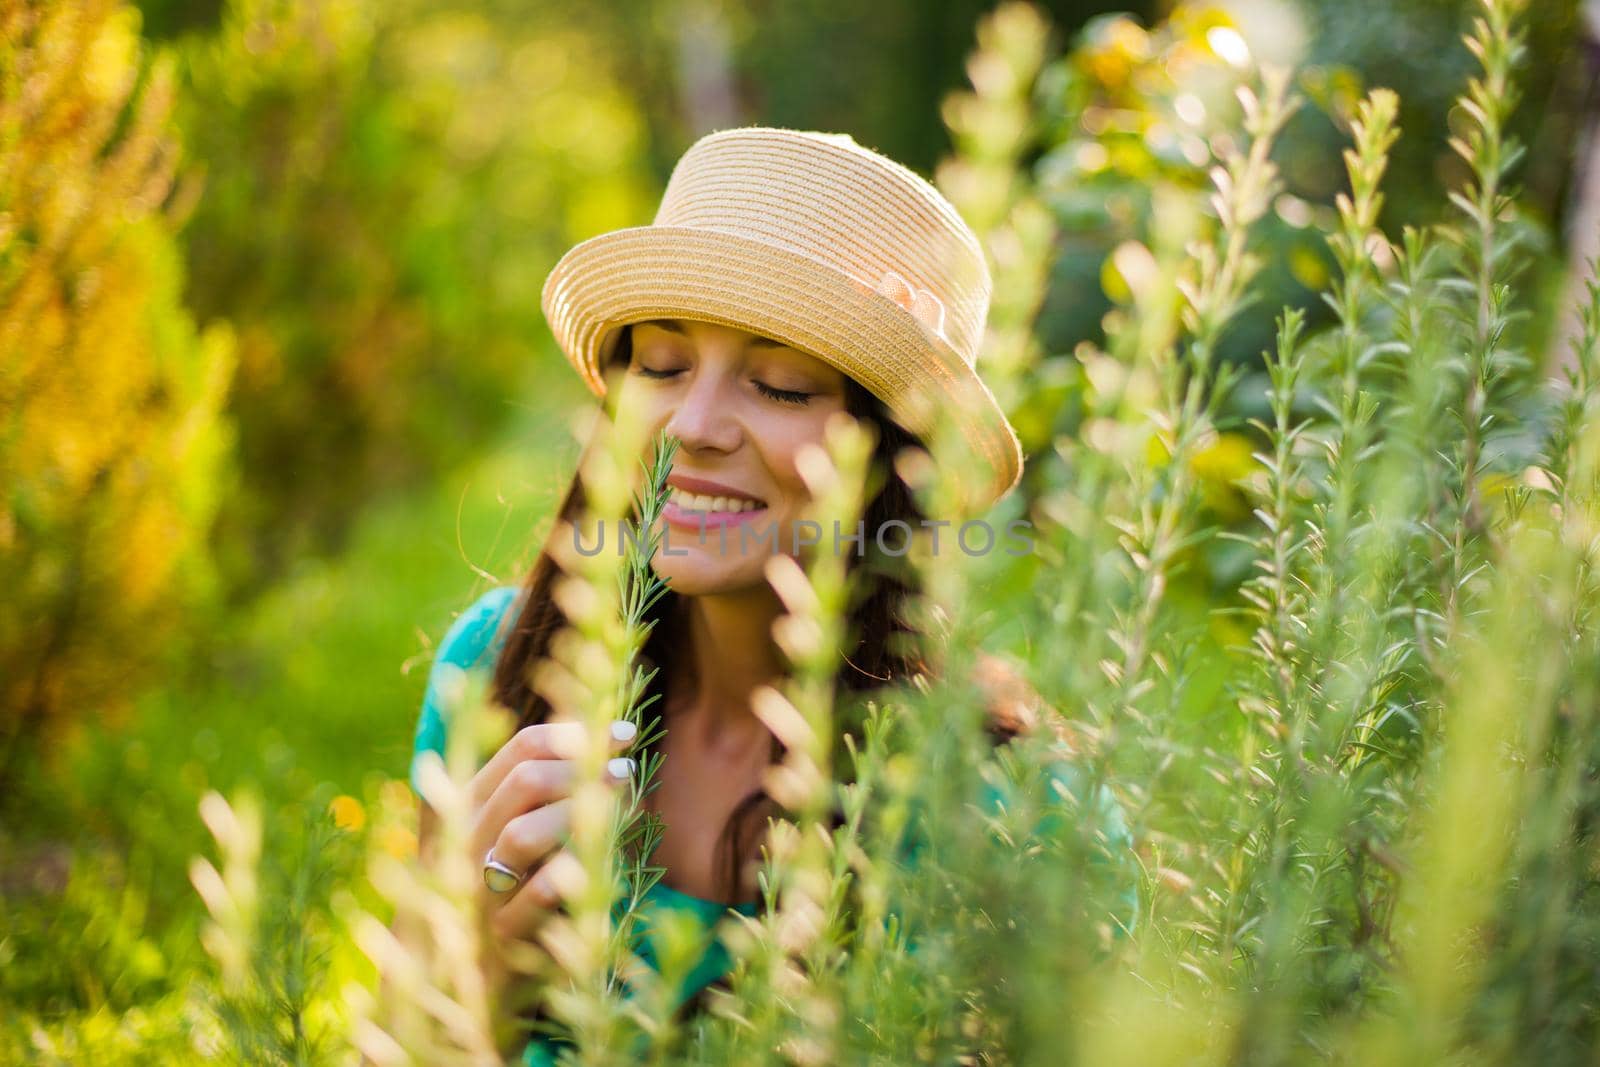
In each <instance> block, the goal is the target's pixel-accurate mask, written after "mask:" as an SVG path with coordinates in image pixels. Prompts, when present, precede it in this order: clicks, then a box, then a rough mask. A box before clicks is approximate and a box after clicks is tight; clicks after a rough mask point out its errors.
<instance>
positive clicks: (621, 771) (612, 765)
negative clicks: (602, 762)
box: [606, 756, 638, 781]
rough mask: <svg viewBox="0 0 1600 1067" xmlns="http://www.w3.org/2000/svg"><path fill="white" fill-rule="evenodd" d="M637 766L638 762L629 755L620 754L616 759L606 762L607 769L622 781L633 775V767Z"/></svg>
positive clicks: (612, 775)
mask: <svg viewBox="0 0 1600 1067" xmlns="http://www.w3.org/2000/svg"><path fill="white" fill-rule="evenodd" d="M637 766H638V764H637V763H635V762H633V760H631V759H629V758H628V757H627V756H618V757H617V758H616V759H613V760H610V761H608V762H607V763H606V770H608V771H610V772H611V777H613V778H616V779H618V780H619V781H620V780H622V779H626V778H631V777H633V769H634V768H635V767H637Z"/></svg>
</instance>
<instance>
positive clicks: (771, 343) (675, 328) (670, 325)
mask: <svg viewBox="0 0 1600 1067" xmlns="http://www.w3.org/2000/svg"><path fill="white" fill-rule="evenodd" d="M648 321H649V323H650V324H651V325H652V326H659V327H661V328H662V329H663V330H666V331H667V332H668V333H675V334H679V335H681V336H684V337H687V336H688V335H689V331H688V330H687V329H686V328H685V327H684V325H683V322H682V320H681V319H649V320H648ZM746 347H747V348H789V347H790V345H789V343H788V342H787V341H778V340H774V339H773V338H771V337H759V336H758V337H756V338H755V339H754V340H752V341H751V342H750V343H749V344H748V345H747V346H746Z"/></svg>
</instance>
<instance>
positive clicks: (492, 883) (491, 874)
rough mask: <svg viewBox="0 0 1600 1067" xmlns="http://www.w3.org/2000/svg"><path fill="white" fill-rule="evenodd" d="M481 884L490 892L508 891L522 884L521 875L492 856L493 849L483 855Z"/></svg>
mask: <svg viewBox="0 0 1600 1067" xmlns="http://www.w3.org/2000/svg"><path fill="white" fill-rule="evenodd" d="M483 884H484V885H486V886H488V887H489V892H491V893H509V892H511V891H512V890H513V889H515V888H517V886H519V885H521V884H522V875H520V874H518V873H517V872H516V871H514V870H512V869H511V868H510V867H507V866H506V865H505V864H503V863H501V862H500V861H499V860H497V859H495V858H494V849H492V848H491V849H489V851H488V852H486V853H484V855H483Z"/></svg>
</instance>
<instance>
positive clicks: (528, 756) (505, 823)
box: [419, 721, 636, 1008]
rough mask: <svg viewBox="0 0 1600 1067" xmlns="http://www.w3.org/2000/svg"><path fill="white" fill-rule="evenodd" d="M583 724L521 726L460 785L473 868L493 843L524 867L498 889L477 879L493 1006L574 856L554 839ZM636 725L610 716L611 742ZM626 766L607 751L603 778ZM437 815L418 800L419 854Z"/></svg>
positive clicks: (561, 831)
mask: <svg viewBox="0 0 1600 1067" xmlns="http://www.w3.org/2000/svg"><path fill="white" fill-rule="evenodd" d="M584 730H585V727H584V726H583V725H582V724H580V723H537V724H535V725H533V726H526V727H523V728H522V729H521V730H518V731H517V732H516V733H515V734H513V735H512V737H511V739H510V740H508V741H507V742H506V743H505V744H504V745H502V746H501V747H500V749H499V750H498V751H497V752H495V754H494V755H493V756H491V757H490V758H489V760H488V762H487V763H485V764H484V765H483V767H482V768H481V769H480V770H479V771H478V773H477V774H476V775H474V776H473V778H472V781H471V782H470V783H468V786H467V790H468V795H469V796H470V798H471V803H472V816H471V819H470V822H469V825H468V832H467V843H466V848H467V852H468V858H469V859H470V860H471V861H472V867H473V869H474V870H481V869H482V867H483V861H484V858H485V856H486V855H487V854H488V852H489V851H490V849H491V848H492V849H493V850H494V858H495V859H497V860H499V861H500V862H501V863H503V864H505V865H506V866H508V867H510V868H511V869H512V870H514V871H519V872H523V879H522V881H521V882H520V883H518V884H517V886H516V887H515V888H513V889H512V890H510V891H509V892H505V893H495V892H493V891H492V890H490V889H489V888H488V886H486V885H484V884H483V883H482V881H481V879H480V881H479V883H478V889H477V903H478V916H479V920H480V927H479V929H480V932H481V934H482V940H483V944H484V953H483V957H482V964H483V968H484V975H485V978H486V980H487V982H488V985H489V992H490V996H491V998H492V999H491V1004H493V1005H495V1006H496V1007H497V1008H498V1007H499V1006H500V1005H502V1004H504V1003H505V995H504V994H505V993H506V991H507V990H508V989H509V988H510V987H511V986H512V985H513V984H514V983H515V982H516V981H517V979H518V977H519V973H520V972H519V971H518V969H516V968H513V967H512V965H511V959H512V957H513V954H514V952H515V950H516V948H517V946H518V945H519V944H520V945H527V946H532V945H535V944H536V943H537V942H536V934H537V931H538V928H539V927H540V925H541V924H542V923H543V922H544V920H545V919H546V918H547V917H548V916H549V914H550V912H551V910H552V909H554V908H555V907H556V906H557V905H558V904H559V903H560V892H559V890H558V888H557V884H556V879H555V878H553V877H552V868H554V867H555V866H556V865H557V864H562V863H576V862H577V860H576V858H575V857H573V856H572V854H571V853H570V852H567V851H566V850H565V849H564V848H562V847H561V845H562V841H563V840H564V838H565V836H566V834H567V831H568V828H569V825H570V814H571V805H572V801H571V798H570V794H571V792H572V785H573V781H574V779H575V775H576V764H575V763H574V762H573V757H574V756H575V755H576V754H577V753H578V752H580V751H581V748H582V745H583V744H584V743H585V738H584ZM635 732H636V731H635V728H634V726H633V724H632V723H629V722H626V721H618V722H616V723H613V724H612V728H611V738H612V745H613V748H614V749H615V750H616V751H620V750H621V749H623V748H625V747H626V746H627V744H628V743H629V742H630V741H632V740H633V737H634V734H635ZM633 769H634V761H633V760H631V759H626V760H625V759H621V758H618V759H613V760H612V761H611V764H610V765H609V768H608V770H609V771H610V773H609V774H608V775H607V780H608V781H609V782H610V783H611V784H612V785H616V784H619V783H621V782H623V781H625V780H627V778H628V777H630V776H631V774H632V772H633ZM619 772H620V773H619ZM436 821H437V816H435V815H434V813H433V811H432V809H430V808H428V807H427V805H423V818H422V820H421V825H420V828H419V846H420V847H421V848H422V849H423V850H424V855H427V854H428V852H429V851H430V850H431V848H432V839H433V837H434V834H435V825H436Z"/></svg>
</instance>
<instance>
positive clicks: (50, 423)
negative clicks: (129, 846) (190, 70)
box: [0, 0, 233, 775]
mask: <svg viewBox="0 0 1600 1067" xmlns="http://www.w3.org/2000/svg"><path fill="white" fill-rule="evenodd" d="M0 32H3V34H4V48H5V52H6V56H7V61H6V63H5V64H3V65H0V498H3V503H0V590H3V591H4V592H3V594H0V716H3V722H0V731H3V739H4V742H3V748H0V761H3V762H0V775H3V773H4V767H5V766H8V765H9V762H10V759H11V758H12V757H13V756H14V755H15V754H16V753H17V751H18V746H19V744H20V743H21V742H23V741H25V740H26V739H27V738H28V737H30V736H31V735H34V734H35V733H37V731H39V730H40V729H43V728H47V727H49V726H52V725H55V726H61V725H65V724H67V723H69V722H79V723H83V722H90V721H94V720H97V719H100V718H101V717H102V716H104V715H106V714H108V713H111V712H114V711H115V709H117V708H118V707H119V706H121V705H123V704H124V703H125V702H126V701H127V699H128V697H129V696H130V695H131V693H132V692H133V687H134V685H135V683H136V681H137V678H138V676H139V674H140V673H141V671H142V670H143V669H145V668H147V667H148V666H149V665H150V664H151V662H152V660H153V658H154V657H155V656H156V655H157V654H158V653H159V652H160V650H161V649H162V647H163V645H164V644H165V643H166V642H167V641H168V639H169V637H171V636H172V635H173V634H174V632H175V629H176V627H177V626H178V625H179V624H180V623H182V622H183V621H184V619H185V618H186V616H187V615H188V613H189V612H190V611H191V610H192V608H193V607H194V606H195V605H196V603H197V602H198V601H199V600H200V599H201V598H202V597H203V596H204V595H205V594H206V592H207V588H208V584H209V568H208V565H207V554H206V550H205V547H204V546H205V536H206V533H207V531H208V529H209V527H210V525H211V521H212V517H213V514H214V511H215V507H216V500H217V486H218V473H219V470H220V468H221V465H222V463H223V460H224V457H225V454H226V449H227V442H228V434H227V431H226V427H225V424H224V423H223V422H222V421H221V419H220V418H219V414H218V412H219V409H220V408H221V406H222V403H223V399H224V395H225V393H226V391H227V388H228V384H229V381H230V378H231V375H232V371H233V346H232V339H231V337H230V335H229V334H228V332H227V331H226V330H225V329H217V330H208V331H207V332H205V333H204V334H203V335H202V334H199V333H197V331H196V329H195V325H194V323H193V321H192V320H191V318H190V316H189V315H188V313H187V312H186V311H185V310H184V309H183V307H182V305H181V303H180V289H181V284H180V279H181V264H180V257H179V254H178V250H177V247H176V244H175V242H174V238H173V227H172V224H171V222H170V220H169V218H168V216H167V214H166V213H165V211H164V209H163V203H164V201H165V200H166V198H167V192H168V189H169V186H170V184H171V181H172V176H173V173H174V168H175V166H176V163H177V144H176V141H175V139H174V137H173V134H172V131H171V128H170V123H169V115H170V110H171V105H172V92H173V78H172V72H171V69H170V64H168V63H165V62H161V61H157V62H155V63H153V64H147V63H146V62H145V61H144V57H143V56H142V46H141V44H140V41H139V37H138V14H137V12H136V11H134V10H133V9H132V8H130V7H127V6H125V5H123V4H120V3H116V2H114V0H52V2H50V3H8V4H6V5H5V6H4V7H3V8H0Z"/></svg>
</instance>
